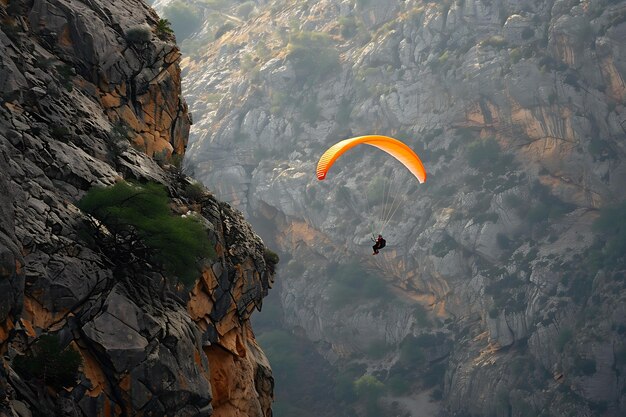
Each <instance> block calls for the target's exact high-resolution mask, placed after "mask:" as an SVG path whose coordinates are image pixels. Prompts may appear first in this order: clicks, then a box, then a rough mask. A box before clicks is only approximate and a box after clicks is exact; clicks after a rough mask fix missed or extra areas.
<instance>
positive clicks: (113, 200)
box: [78, 182, 215, 284]
mask: <svg viewBox="0 0 626 417" xmlns="http://www.w3.org/2000/svg"><path fill="white" fill-rule="evenodd" d="M169 203H170V200H169V197H168V195H167V191H166V189H165V187H164V186H162V185H161V184H156V183H148V184H132V183H127V182H119V183H117V184H116V185H114V186H112V187H94V188H92V189H91V190H90V191H89V192H88V193H87V194H86V195H85V196H84V197H83V198H82V199H81V200H80V202H79V203H78V206H79V208H80V209H81V210H83V211H85V212H86V213H89V214H90V215H92V216H93V217H94V218H95V219H97V220H98V221H99V222H101V224H102V225H103V226H105V227H106V230H107V231H108V232H109V233H110V234H111V235H112V238H113V245H116V246H117V245H119V246H120V250H121V251H128V253H127V254H126V256H128V255H134V256H138V257H143V258H145V259H146V260H148V261H150V262H151V263H154V264H156V265H160V266H161V267H162V268H163V269H164V271H165V272H167V273H168V274H172V275H173V276H176V277H178V278H179V279H180V280H181V281H182V282H183V283H185V284H191V283H193V281H194V280H195V279H196V278H197V277H198V275H199V263H198V262H199V260H200V259H203V258H213V257H214V256H215V250H214V249H213V247H212V246H211V244H210V242H209V238H208V235H207V232H206V230H205V228H204V226H203V225H202V224H201V223H200V222H199V221H198V220H196V219H195V218H194V217H192V216H186V217H182V216H175V215H174V214H172V213H171V211H170V208H169V206H168V205H169ZM96 224H98V223H96ZM100 229H101V228H100ZM100 231H103V230H100Z"/></svg>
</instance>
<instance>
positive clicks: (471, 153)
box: [467, 138, 500, 170]
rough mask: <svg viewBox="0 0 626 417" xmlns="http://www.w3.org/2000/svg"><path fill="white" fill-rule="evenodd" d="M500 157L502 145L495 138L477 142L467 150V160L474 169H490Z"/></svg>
mask: <svg viewBox="0 0 626 417" xmlns="http://www.w3.org/2000/svg"><path fill="white" fill-rule="evenodd" d="M499 156H500V145H499V144H498V142H497V141H496V140H495V139H494V138H488V139H485V140H477V141H475V142H473V143H471V144H470V145H469V146H468V148H467V159H468V161H469V164H470V166H471V167H473V168H478V169H481V170H484V169H489V168H490V166H491V165H492V164H493V163H494V161H496V160H497V159H498V158H499Z"/></svg>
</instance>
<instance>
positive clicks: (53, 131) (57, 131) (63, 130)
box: [50, 125, 70, 142]
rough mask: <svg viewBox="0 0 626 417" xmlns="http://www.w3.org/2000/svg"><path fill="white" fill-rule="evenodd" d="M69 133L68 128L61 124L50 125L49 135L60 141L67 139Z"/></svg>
mask: <svg viewBox="0 0 626 417" xmlns="http://www.w3.org/2000/svg"><path fill="white" fill-rule="evenodd" d="M69 135H70V130H69V129H68V128H67V127H65V126H61V125H52V126H51V128H50V136H52V137H53V138H55V139H56V140H60V141H62V142H66V141H67V137H68V136H69Z"/></svg>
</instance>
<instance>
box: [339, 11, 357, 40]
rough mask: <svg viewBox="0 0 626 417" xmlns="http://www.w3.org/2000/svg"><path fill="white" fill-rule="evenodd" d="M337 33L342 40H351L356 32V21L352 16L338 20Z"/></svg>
mask: <svg viewBox="0 0 626 417" xmlns="http://www.w3.org/2000/svg"><path fill="white" fill-rule="evenodd" d="M339 28H340V29H339V31H340V33H341V37H342V38H344V39H350V38H353V37H354V36H355V35H356V34H357V32H358V26H357V24H356V19H355V18H354V17H353V16H349V17H341V18H339Z"/></svg>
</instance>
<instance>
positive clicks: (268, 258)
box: [263, 248, 280, 270]
mask: <svg viewBox="0 0 626 417" xmlns="http://www.w3.org/2000/svg"><path fill="white" fill-rule="evenodd" d="M263 259H265V262H266V263H267V264H268V265H269V266H270V267H271V268H272V270H273V268H274V266H275V265H277V264H278V262H279V261H280V258H279V257H278V254H277V253H276V252H274V251H272V250H270V249H268V248H265V249H264V251H263Z"/></svg>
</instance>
